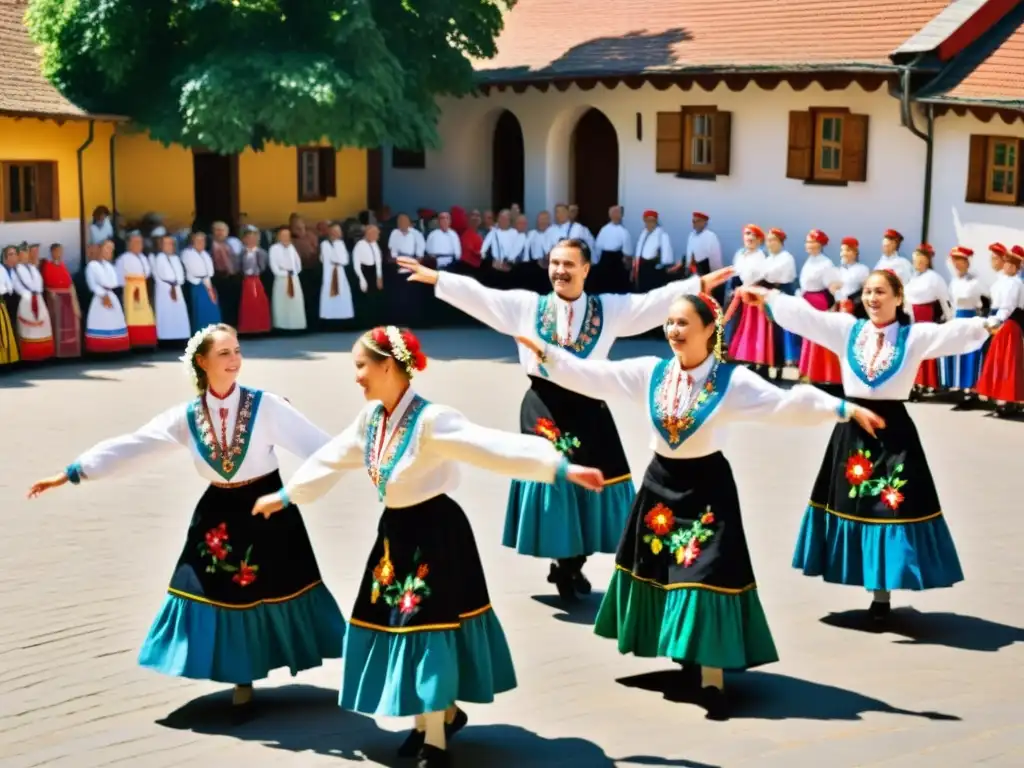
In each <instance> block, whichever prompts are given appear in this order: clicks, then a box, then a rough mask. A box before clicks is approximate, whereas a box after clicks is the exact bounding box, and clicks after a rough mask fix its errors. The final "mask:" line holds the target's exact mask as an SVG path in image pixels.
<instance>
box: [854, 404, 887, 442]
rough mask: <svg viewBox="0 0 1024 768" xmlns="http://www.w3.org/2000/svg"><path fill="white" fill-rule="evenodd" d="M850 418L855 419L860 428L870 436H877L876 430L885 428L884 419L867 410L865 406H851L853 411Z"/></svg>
mask: <svg viewBox="0 0 1024 768" xmlns="http://www.w3.org/2000/svg"><path fill="white" fill-rule="evenodd" d="M850 418H851V419H853V420H854V421H856V422H857V424H858V425H859V426H860V428H861V429H863V430H864V431H865V432H867V433H868V434H869V435H871V436H872V437H877V435H876V434H875V432H876V431H877V430H879V429H885V419H883V418H882V417H881V416H879V415H878V414H877V413H875V412H874V411H869V410H868V409H867V408H862V407H861V406H859V405H855V406H854V407H853V413H852V414H851V416H850Z"/></svg>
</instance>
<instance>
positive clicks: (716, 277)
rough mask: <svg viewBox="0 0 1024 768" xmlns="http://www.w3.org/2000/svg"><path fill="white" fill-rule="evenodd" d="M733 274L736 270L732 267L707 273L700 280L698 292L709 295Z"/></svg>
mask: <svg viewBox="0 0 1024 768" xmlns="http://www.w3.org/2000/svg"><path fill="white" fill-rule="evenodd" d="M679 266H680V267H681V266H682V265H679ZM735 274H736V270H735V269H733V268H732V267H723V268H722V269H716V270H715V271H714V272H708V273H707V274H706V275H704V276H703V277H701V279H700V290H701V292H702V293H711V291H713V290H714V289H715V288H717V287H718V286H720V285H724V284H725V283H726V282H727V281H728V280H729V278H731V277H732V276H733V275H735Z"/></svg>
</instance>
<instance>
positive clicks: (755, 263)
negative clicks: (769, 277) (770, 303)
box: [723, 224, 774, 372]
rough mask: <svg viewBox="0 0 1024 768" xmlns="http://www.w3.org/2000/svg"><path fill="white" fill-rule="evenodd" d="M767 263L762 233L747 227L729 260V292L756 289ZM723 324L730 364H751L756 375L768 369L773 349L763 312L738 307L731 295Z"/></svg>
mask: <svg viewBox="0 0 1024 768" xmlns="http://www.w3.org/2000/svg"><path fill="white" fill-rule="evenodd" d="M767 263H768V262H767V257H766V256H765V255H764V230H763V229H761V228H760V227H759V226H757V225H756V224H748V225H747V226H745V227H744V228H743V247H742V248H740V249H739V250H738V251H736V254H735V255H734V256H733V258H732V267H733V270H735V273H736V276H735V277H734V278H733V279H732V281H731V282H732V285H733V290H734V291H735V289H736V288H738V287H739V286H740V285H759V284H760V283H761V282H762V281H763V280H764V276H765V269H766V267H767ZM737 310H739V314H738V315H737ZM734 317H735V318H736V319H735V320H733V318H734ZM723 320H724V322H725V337H726V340H727V341H728V344H729V346H728V352H729V357H730V358H731V359H732V360H735V361H736V362H739V363H752V364H753V365H754V367H755V369H757V370H758V371H759V372H760V371H761V370H762V369H764V368H765V367H766V366H769V365H770V364H769V362H768V356H769V352H770V351H773V349H774V348H773V347H772V345H771V344H770V343H769V338H768V335H767V332H768V330H769V327H768V323H767V317H766V316H765V314H764V312H762V311H760V310H759V308H758V307H754V306H750V305H747V306H740V300H739V295H738V294H736V293H735V292H734V293H733V296H732V301H731V302H730V303H729V309H728V310H727V311H726V313H725V317H724V318H723Z"/></svg>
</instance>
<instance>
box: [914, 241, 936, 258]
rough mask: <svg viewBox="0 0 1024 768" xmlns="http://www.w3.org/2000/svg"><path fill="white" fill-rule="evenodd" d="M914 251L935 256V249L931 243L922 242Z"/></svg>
mask: <svg viewBox="0 0 1024 768" xmlns="http://www.w3.org/2000/svg"><path fill="white" fill-rule="evenodd" d="M914 253H923V254H924V255H925V256H934V255H935V249H934V248H932V246H931V243H921V244H920V245H919V246H917V248H915V249H914Z"/></svg>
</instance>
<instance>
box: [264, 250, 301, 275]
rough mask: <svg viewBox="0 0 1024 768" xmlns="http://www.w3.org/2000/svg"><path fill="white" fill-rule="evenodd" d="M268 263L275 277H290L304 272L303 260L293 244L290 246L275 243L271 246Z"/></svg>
mask: <svg viewBox="0 0 1024 768" xmlns="http://www.w3.org/2000/svg"><path fill="white" fill-rule="evenodd" d="M268 263H269V266H270V271H271V272H272V273H273V274H274V276H275V277H288V275H297V274H299V273H300V272H301V271H302V259H300V258H299V252H298V251H297V250H296V249H295V246H294V245H292V244H291V243H289V244H288V245H282V244H281V243H274V244H273V245H272V246H270V258H269V259H268Z"/></svg>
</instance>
